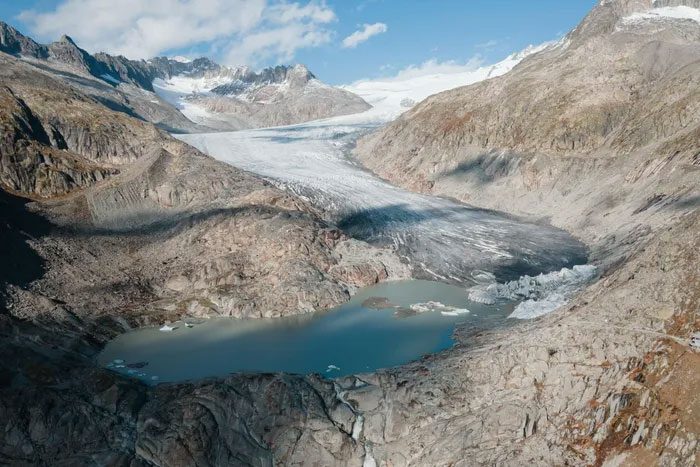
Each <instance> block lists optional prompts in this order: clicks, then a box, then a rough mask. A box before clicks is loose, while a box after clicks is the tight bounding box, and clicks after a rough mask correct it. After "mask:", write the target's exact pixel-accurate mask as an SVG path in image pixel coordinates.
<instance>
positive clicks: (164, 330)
mask: <svg viewBox="0 0 700 467" xmlns="http://www.w3.org/2000/svg"><path fill="white" fill-rule="evenodd" d="M176 329H177V328H176V327H173V326H169V325H167V324H164V325H163V327H161V328H160V329H159V331H162V332H172V331H174V330H176Z"/></svg>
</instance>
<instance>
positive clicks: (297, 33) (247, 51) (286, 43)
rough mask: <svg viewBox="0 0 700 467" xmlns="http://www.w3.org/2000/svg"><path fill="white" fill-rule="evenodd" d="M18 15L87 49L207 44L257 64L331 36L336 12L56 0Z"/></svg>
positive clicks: (183, 0) (280, 5) (266, 5)
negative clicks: (49, 8) (54, 3)
mask: <svg viewBox="0 0 700 467" xmlns="http://www.w3.org/2000/svg"><path fill="white" fill-rule="evenodd" d="M19 19H20V20H22V21H23V22H25V23H26V24H27V25H28V27H29V29H30V30H31V31H32V33H33V34H35V35H37V36H39V37H40V38H42V39H44V40H53V39H55V38H56V37H58V36H60V35H61V34H63V33H66V34H69V35H71V36H72V37H73V38H74V39H75V40H76V41H77V42H78V43H79V44H80V45H81V46H82V47H85V48H86V49H87V50H88V51H90V52H98V51H104V52H109V53H112V54H121V55H125V56H127V57H129V58H151V57H153V56H156V55H159V54H163V53H166V52H168V51H173V50H179V49H183V48H193V47H197V46H205V47H209V48H210V49H211V50H212V51H216V53H217V54H219V55H220V56H221V57H224V58H225V59H226V60H235V62H229V64H232V65H233V64H248V65H258V64H260V63H261V62H262V60H265V59H270V60H291V59H292V58H293V56H294V54H295V53H296V51H297V50H299V49H301V48H304V47H316V46H319V45H322V44H324V43H327V42H330V41H331V39H332V32H331V31H330V30H329V29H328V28H327V27H328V25H329V24H330V23H332V22H334V21H335V20H336V15H335V12H334V11H333V10H332V9H331V8H330V7H328V6H327V5H326V4H325V1H324V0H310V1H308V2H303V3H288V2H287V1H285V0H148V1H143V0H119V1H115V0H61V1H60V3H59V4H58V5H57V6H56V8H55V9H54V10H52V11H48V12H38V11H36V10H26V11H24V12H22V13H21V14H20V17H19Z"/></svg>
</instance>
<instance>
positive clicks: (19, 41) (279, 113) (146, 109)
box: [0, 22, 370, 132]
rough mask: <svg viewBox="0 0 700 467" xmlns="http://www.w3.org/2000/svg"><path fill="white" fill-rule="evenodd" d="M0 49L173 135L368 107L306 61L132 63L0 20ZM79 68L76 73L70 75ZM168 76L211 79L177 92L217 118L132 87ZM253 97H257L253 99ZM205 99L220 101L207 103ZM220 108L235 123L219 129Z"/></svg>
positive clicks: (146, 86)
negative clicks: (253, 65) (208, 84)
mask: <svg viewBox="0 0 700 467" xmlns="http://www.w3.org/2000/svg"><path fill="white" fill-rule="evenodd" d="M0 52H5V53H7V54H10V55H13V56H15V57H18V58H21V59H24V60H27V61H29V62H32V63H34V64H36V65H39V66H44V68H47V69H52V70H53V71H55V72H56V73H57V74H58V75H59V76H61V77H62V78H63V79H68V80H72V81H73V82H74V83H77V84H82V85H83V88H84V90H85V91H86V92H87V93H88V94H92V95H95V97H97V98H98V99H100V100H101V101H103V102H105V101H111V103H112V105H111V107H112V108H115V109H122V110H124V111H126V112H128V113H130V114H132V115H135V116H138V117H140V118H142V119H144V120H147V121H152V122H154V123H156V124H159V125H160V126H161V127H162V128H164V129H167V130H172V131H177V132H192V131H206V130H226V129H240V128H254V127H259V126H267V125H281V124H292V123H301V122H304V121H308V120H313V119H317V118H326V117H332V116H336V115H344V114H349V113H355V112H361V111H363V110H367V109H368V108H370V106H369V105H368V104H367V103H366V102H364V101H363V100H362V99H361V98H360V97H358V96H356V95H354V94H352V93H350V92H348V91H345V90H341V89H338V88H335V87H332V86H328V85H325V84H323V83H321V82H320V81H319V80H318V79H316V77H315V76H314V75H313V73H311V72H310V71H309V70H308V69H307V68H306V67H305V66H304V65H294V66H281V65H280V66H275V67H270V68H265V69H263V70H261V71H259V72H255V71H253V70H251V69H250V68H248V67H245V66H239V67H228V66H223V65H220V64H218V63H215V62H214V61H212V60H210V59H208V58H205V57H200V58H197V59H194V60H182V59H172V58H168V57H156V58H152V59H150V60H130V59H128V58H126V57H124V56H121V55H119V56H113V55H109V54H106V53H103V52H100V53H96V54H94V55H91V54H89V53H88V52H86V51H85V50H83V49H82V48H80V47H79V46H78V45H77V44H76V43H75V42H74V41H73V39H71V38H70V37H68V36H66V35H64V36H62V37H61V38H60V39H59V40H57V41H55V42H52V43H51V44H48V45H44V44H39V43H37V42H36V41H34V40H33V39H31V38H30V37H27V36H25V35H23V34H22V33H20V32H19V31H18V30H17V29H15V28H13V27H12V26H10V25H8V24H6V23H3V22H0ZM76 73H77V74H78V76H77V77H76V76H75V75H73V74H76ZM82 76H89V77H91V78H94V79H96V80H99V81H100V83H102V84H103V85H107V86H110V87H112V88H119V91H120V92H121V93H122V94H126V95H127V96H125V97H124V98H122V99H116V100H115V96H114V93H112V92H110V91H109V90H106V92H101V93H100V92H99V89H95V86H94V85H92V86H91V85H90V84H88V83H86V82H85V81H84V79H81V77H82ZM173 77H180V78H185V79H188V80H198V79H216V81H217V82H218V83H219V85H217V86H215V87H213V88H212V89H206V90H204V91H205V92H204V94H206V96H203V95H201V94H203V93H202V92H195V93H193V94H195V95H196V96H184V95H183V96H180V97H182V99H183V100H184V99H186V98H193V97H196V99H194V98H193V99H190V104H193V105H198V106H201V107H203V108H204V109H205V110H206V111H207V112H209V113H211V114H212V115H214V118H210V119H205V120H203V121H199V122H196V123H193V122H192V121H190V120H188V119H186V118H184V117H183V116H182V114H180V112H179V110H178V109H180V108H181V107H182V104H181V102H179V101H178V100H168V99H167V98H165V99H161V98H160V97H156V98H155V99H154V98H153V97H154V96H151V97H149V98H144V96H143V95H141V94H140V93H138V92H135V89H134V88H137V89H139V88H140V89H142V90H145V91H148V92H151V93H154V92H156V91H157V89H155V88H154V85H153V83H154V81H155V80H162V81H163V82H167V81H168V80H170V79H171V78H173ZM120 85H126V86H120ZM129 85H131V86H129ZM280 86H284V87H285V92H275V91H276V90H277V89H276V88H279V87H280ZM90 88H92V89H90ZM251 94H255V95H256V96H257V97H256V98H252V99H250V98H249V96H250V95H251ZM272 96H274V98H272ZM204 97H215V98H218V99H215V100H213V101H212V99H204ZM267 104H272V106H271V108H264V107H263V106H266V105H267ZM219 113H223V114H225V115H224V117H228V118H230V119H231V120H233V121H235V122H237V123H236V124H235V125H223V126H222V125H221V122H222V121H223V118H216V117H215V115H216V114H219Z"/></svg>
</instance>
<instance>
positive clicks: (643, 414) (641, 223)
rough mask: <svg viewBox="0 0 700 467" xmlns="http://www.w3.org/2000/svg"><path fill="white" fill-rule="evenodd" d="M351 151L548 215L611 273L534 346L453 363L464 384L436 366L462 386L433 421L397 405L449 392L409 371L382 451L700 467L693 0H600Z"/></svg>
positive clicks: (379, 166) (491, 461) (427, 181)
mask: <svg viewBox="0 0 700 467" xmlns="http://www.w3.org/2000/svg"><path fill="white" fill-rule="evenodd" d="M356 156H357V157H358V158H359V160H360V161H362V162H363V163H364V164H365V165H366V166H367V167H368V168H370V169H371V170H373V171H375V172H376V173H378V174H379V175H380V176H382V177H384V178H386V179H388V180H390V181H393V182H395V183H397V184H399V185H402V186H404V187H408V188H412V189H415V190H420V191H423V192H426V193H431V194H436V195H441V196H447V197H452V198H458V199H461V200H463V201H465V202H467V203H469V204H472V205H475V206H479V207H484V208H491V209H498V210H501V211H505V212H509V213H512V214H514V215H518V216H525V217H528V218H531V219H533V218H534V219H546V220H548V221H550V222H552V223H553V224H554V225H557V226H559V227H562V228H564V229H566V230H567V231H569V232H571V233H572V234H574V235H576V236H577V237H578V238H580V239H582V240H583V241H584V242H585V243H586V244H587V245H590V247H591V250H592V257H591V261H593V262H595V263H596V264H598V265H599V266H600V267H601V269H602V271H603V274H602V278H601V280H600V281H599V282H598V283H597V284H595V285H593V286H591V287H590V288H589V290H588V291H586V292H584V293H583V294H582V296H581V297H580V298H579V299H578V300H577V301H575V303H573V304H572V305H571V306H570V307H566V309H565V310H562V311H561V312H560V313H559V314H558V316H557V317H552V318H551V320H544V321H542V322H540V323H538V324H537V325H535V326H533V327H531V328H528V329H527V330H526V331H523V333H524V334H528V337H527V339H525V340H526V341H527V342H528V343H526V344H520V343H519V341H518V340H517V339H509V338H506V337H505V336H503V335H500V336H499V337H498V338H497V339H498V340H499V342H498V345H497V346H494V347H493V348H491V349H489V350H488V351H485V352H484V353H490V352H491V351H493V352H494V353H495V354H497V355H494V356H493V357H486V356H485V355H482V356H480V357H477V358H476V359H477V360H478V359H479V358H483V359H484V360H483V361H481V362H479V363H476V362H475V363H474V364H468V363H465V364H461V363H457V362H454V367H453V368H452V371H451V372H450V375H456V374H462V373H467V374H468V375H469V376H465V377H463V378H460V377H458V379H459V381H460V382H461V383H451V382H448V381H446V380H441V377H440V376H433V375H435V374H436V373H437V371H435V370H434V369H433V368H431V369H430V374H431V378H433V377H434V378H435V379H436V380H439V381H441V382H436V381H435V380H432V382H431V386H432V387H435V386H437V387H441V388H442V390H447V388H451V389H454V388H455V387H459V388H460V389H458V390H456V391H455V392H452V394H456V393H461V392H462V391H464V392H465V396H464V397H461V396H458V395H455V396H453V397H455V398H456V399H458V400H456V401H455V402H454V404H451V403H450V406H451V409H446V408H444V407H443V409H442V410H438V411H435V412H432V411H430V413H431V414H435V415H434V417H430V421H429V422H426V423H425V425H424V428H416V427H417V426H419V425H421V424H422V423H423V420H424V419H423V418H421V417H423V416H425V415H424V414H422V415H416V416H413V415H412V414H413V413H421V412H422V409H421V410H414V409H408V408H407V409H406V411H405V412H402V411H401V410H400V409H397V407H398V406H401V407H414V405H412V404H415V407H427V406H429V407H434V405H433V404H435V403H437V399H430V398H423V397H421V396H420V395H419V394H420V393H421V386H420V384H418V383H416V384H412V383H411V382H408V383H406V384H403V385H402V386H401V389H400V391H401V393H402V394H405V393H409V394H411V395H410V396H407V397H406V398H405V399H404V398H403V397H401V396H396V397H390V400H389V401H386V404H385V405H383V406H382V408H383V409H387V408H388V407H391V410H392V415H391V416H387V417H386V418H385V419H384V420H385V421H386V425H383V430H384V431H383V432H382V433H384V436H387V435H386V433H390V435H389V436H390V441H388V443H387V444H388V446H387V445H385V446H384V448H383V449H382V450H381V452H380V450H379V448H377V447H375V448H374V453H375V458H377V459H391V460H392V461H393V459H394V458H393V457H390V456H391V455H392V454H395V453H397V452H401V453H404V455H405V457H404V458H409V459H411V463H412V464H425V465H443V464H449V463H450V462H451V461H454V460H455V459H470V462H473V463H474V464H477V465H482V464H483V465H486V464H488V465H500V464H505V465H567V464H568V465H652V464H654V463H656V462H658V463H659V465H694V464H696V463H697V459H698V458H697V449H696V448H694V447H692V446H694V443H695V441H693V439H695V437H696V436H697V433H698V429H697V425H696V424H695V422H694V421H693V420H692V418H691V417H690V416H686V415H684V416H682V417H678V418H676V416H674V415H671V414H673V413H678V414H681V413H682V414H691V413H693V414H694V413H697V410H698V407H699V405H698V404H699V403H700V400H699V399H698V396H697V394H698V388H699V387H700V380H699V379H698V377H697V375H698V374H700V359H699V358H698V354H697V352H694V351H693V350H691V347H690V343H691V342H692V335H693V333H694V332H697V331H698V329H700V328H699V327H698V323H699V321H698V312H697V310H698V306H700V302H699V301H698V297H699V296H698V290H700V269H699V268H698V263H697V261H698V260H699V259H700V258H698V251H700V235H699V234H698V233H699V232H700V212H699V211H700V209H699V208H700V184H699V183H698V181H700V4H699V3H698V2H697V1H693V0H690V1H683V0H676V1H651V0H603V1H601V2H599V3H598V4H597V5H596V6H595V7H594V8H593V10H592V11H591V12H590V14H589V15H588V16H587V17H586V18H585V19H584V20H583V21H582V22H581V24H580V25H579V26H578V27H576V28H575V29H574V30H573V31H572V32H570V33H569V34H568V35H567V36H566V37H565V38H564V39H563V40H562V41H561V42H560V43H559V44H557V45H556V46H554V47H549V48H546V49H544V50H542V51H540V52H538V53H536V54H533V55H530V56H529V57H527V58H525V59H524V60H523V61H522V62H520V63H519V64H518V65H516V66H515V67H514V68H513V69H512V70H511V71H510V72H509V73H506V74H504V75H503V76H500V77H496V78H493V79H488V80H485V81H482V82H479V83H476V84H473V85H470V86H466V87H460V88H457V89H453V90H449V91H445V92H442V93H439V94H437V95H434V96H431V97H429V98H427V99H426V100H425V101H423V102H420V103H419V104H417V105H415V106H414V107H412V108H411V109H410V110H408V111H407V112H405V113H404V114H402V115H401V117H399V118H398V119H397V120H395V121H393V122H392V123H390V124H388V125H387V126H386V127H384V128H382V129H381V130H379V131H378V132H376V133H375V134H372V135H369V136H367V137H366V138H365V139H364V140H362V141H360V143H358V147H357V150H356ZM530 333H534V334H530ZM648 333H653V334H648ZM524 334H522V333H521V334H519V335H520V336H521V337H522V336H523V335H524ZM538 349H539V350H538ZM538 352H541V355H539V356H538V355H537V353H538ZM589 364H592V365H593V366H592V367H588V366H587V365H589ZM584 366H586V369H585V370H584ZM488 372H491V373H493V375H494V376H489V375H488ZM504 374H505V375H507V376H503V375H504ZM516 375H517V376H516ZM686 375H694V376H690V377H688V376H686ZM406 379H408V378H407V377H406ZM423 384H425V383H424V382H423ZM528 385H534V387H535V389H532V388H531V389H528V387H527V386H528ZM380 392H382V393H383V394H390V393H393V387H392V386H391V384H390V383H389V382H386V385H383V386H382V390H381V391H380ZM496 394H497V395H496ZM368 399H369V397H368ZM406 400H411V403H410V404H407V405H400V404H401V403H402V401H403V402H404V403H406ZM363 401H367V399H363ZM368 403H369V402H368ZM460 404H464V405H465V406H466V407H467V408H466V409H460V408H459V405H460ZM382 408H379V409H376V410H372V411H370V412H369V413H364V416H365V417H367V419H369V418H370V417H380V414H381V410H382ZM445 412H449V415H446V414H445ZM396 413H401V414H402V415H401V417H402V421H401V422H396V421H394V417H395V416H396V415H395V414H396ZM438 414H439V415H438ZM667 417H671V418H672V419H673V421H671V418H667ZM442 420H449V422H447V421H446V422H442ZM407 427H411V428H410V429H408V428H407ZM518 429H519V430H520V432H519V433H516V432H517V430H518ZM435 432H439V433H440V435H439V436H436V435H434V434H433V433H435ZM508 433H510V434H508ZM381 436H382V435H381V434H380V433H376V434H375V437H374V439H375V440H376V439H380V438H381ZM416 445H419V446H421V447H422V449H416V450H415V451H410V452H409V453H406V451H405V449H410V446H416ZM375 446H376V445H375ZM425 446H429V447H425ZM671 446H676V447H673V448H671ZM485 447H488V448H489V450H488V452H487V449H485ZM491 448H492V449H493V451H491V450H490V449H491ZM397 457H398V456H397ZM399 463H400V462H399Z"/></svg>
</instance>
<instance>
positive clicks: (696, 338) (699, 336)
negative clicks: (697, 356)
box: [690, 332, 700, 349]
mask: <svg viewBox="0 0 700 467" xmlns="http://www.w3.org/2000/svg"><path fill="white" fill-rule="evenodd" d="M690 346H691V347H693V348H696V349H700V332H696V333H694V334H693V335H692V336H690Z"/></svg>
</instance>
